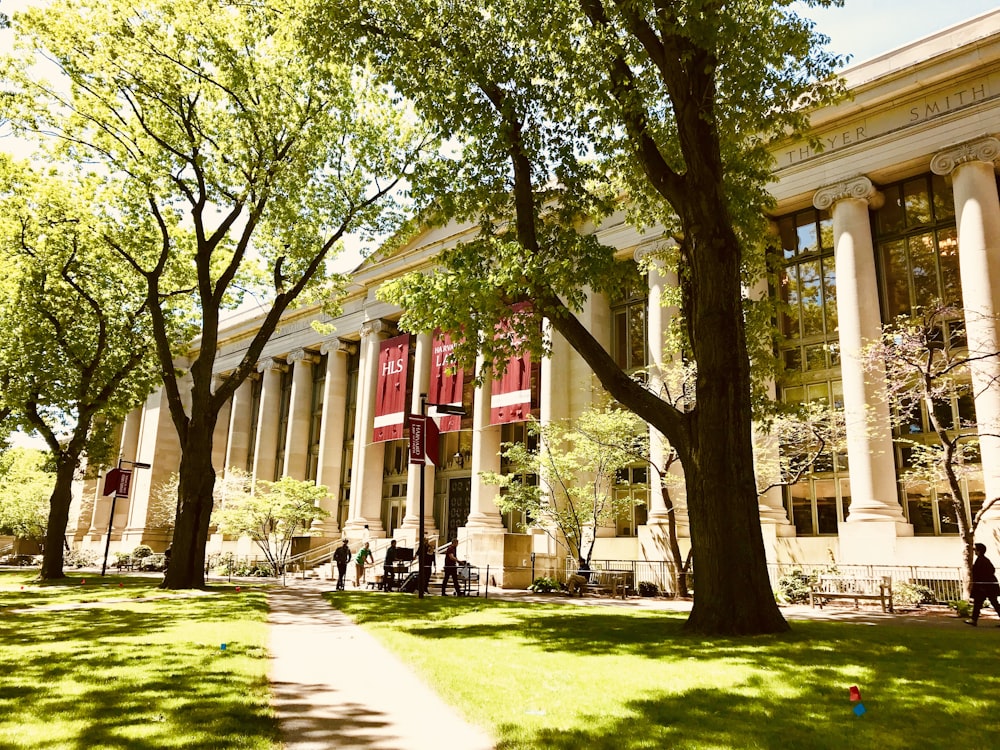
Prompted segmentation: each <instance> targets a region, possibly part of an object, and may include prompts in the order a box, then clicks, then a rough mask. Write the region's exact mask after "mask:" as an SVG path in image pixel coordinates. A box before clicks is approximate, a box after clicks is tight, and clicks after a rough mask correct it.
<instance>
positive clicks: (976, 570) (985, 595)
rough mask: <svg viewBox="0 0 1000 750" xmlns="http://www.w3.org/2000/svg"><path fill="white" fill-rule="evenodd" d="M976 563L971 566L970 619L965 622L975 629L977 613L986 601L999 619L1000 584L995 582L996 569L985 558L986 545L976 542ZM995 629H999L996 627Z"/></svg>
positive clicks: (977, 619) (977, 618)
mask: <svg viewBox="0 0 1000 750" xmlns="http://www.w3.org/2000/svg"><path fill="white" fill-rule="evenodd" d="M975 550H976V561H975V562H974V563H973V564H972V619H971V620H966V621H965V624H966V625H972V626H973V627H975V626H976V625H977V624H978V622H979V612H980V611H981V610H982V608H983V602H985V601H986V600H987V599H989V600H990V604H992V605H993V611H994V612H996V614H997V616H998V617H1000V602H998V601H997V598H998V596H1000V583H998V582H997V574H996V568H994V567H993V563H991V562H990V559H989V558H988V557H987V556H986V545H985V544H983V543H982V542H976V546H975ZM997 627H1000V625H998V626H997Z"/></svg>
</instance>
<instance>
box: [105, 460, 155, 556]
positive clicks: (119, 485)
mask: <svg viewBox="0 0 1000 750" xmlns="http://www.w3.org/2000/svg"><path fill="white" fill-rule="evenodd" d="M122 464H128V465H129V466H131V467H132V468H134V469H148V468H150V464H143V463H139V462H137V461H125V460H123V459H118V467H117V468H115V469H112V470H111V471H109V472H108V473H107V474H106V475H105V476H104V492H103V493H101V494H103V495H104V496H105V497H106V496H108V495H110V494H111V493H112V492H113V493H114V496H113V497H112V498H111V517H110V518H108V539H107V541H106V542H105V543H104V562H103V563H101V575H102V576H103V575H104V571H106V570H107V568H108V552H109V551H110V550H111V530H112V529H113V528H114V525H115V503H117V502H118V498H120V497H128V492H129V489H130V488H131V486H132V469H123V468H122Z"/></svg>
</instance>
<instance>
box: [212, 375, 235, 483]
mask: <svg viewBox="0 0 1000 750" xmlns="http://www.w3.org/2000/svg"><path fill="white" fill-rule="evenodd" d="M222 381H223V377H222V376H221V375H213V376H212V393H215V392H216V391H217V390H218V388H219V386H220V385H221V384H222ZM232 408H233V400H232V399H229V400H228V401H227V402H226V403H225V404H224V405H223V407H222V408H221V409H219V415H218V417H217V418H216V421H215V430H214V431H213V432H212V466H213V468H214V469H215V472H216V474H217V475H221V474H222V473H223V472H224V471H225V469H226V466H227V464H226V449H227V448H228V446H229V423H230V419H229V416H230V413H231V412H232Z"/></svg>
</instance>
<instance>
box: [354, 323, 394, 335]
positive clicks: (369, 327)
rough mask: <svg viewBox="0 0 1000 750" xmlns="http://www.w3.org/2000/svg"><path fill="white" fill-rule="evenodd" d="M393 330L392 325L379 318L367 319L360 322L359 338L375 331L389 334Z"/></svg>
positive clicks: (375, 332)
mask: <svg viewBox="0 0 1000 750" xmlns="http://www.w3.org/2000/svg"><path fill="white" fill-rule="evenodd" d="M394 330H395V328H394V326H392V325H391V324H390V323H389V322H388V321H386V320H382V319H381V318H379V319H377V320H368V321H365V322H364V323H362V324H361V338H366V337H368V336H371V335H373V334H377V333H385V334H389V333H392V332H393V331H394Z"/></svg>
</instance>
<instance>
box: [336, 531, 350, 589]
mask: <svg viewBox="0 0 1000 750" xmlns="http://www.w3.org/2000/svg"><path fill="white" fill-rule="evenodd" d="M350 560H351V548H350V546H348V541H347V539H344V541H343V543H342V544H341V545H340V546H339V547H337V549H336V550H335V551H334V553H333V561H334V562H335V563H337V591H343V590H344V576H346V575H347V563H348V562H350Z"/></svg>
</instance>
